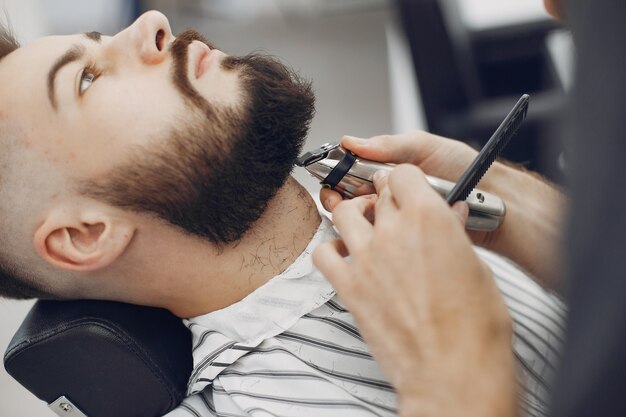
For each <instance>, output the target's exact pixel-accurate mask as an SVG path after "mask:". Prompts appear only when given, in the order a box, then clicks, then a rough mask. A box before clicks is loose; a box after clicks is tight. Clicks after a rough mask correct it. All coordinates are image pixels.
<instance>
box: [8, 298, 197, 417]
mask: <svg viewBox="0 0 626 417" xmlns="http://www.w3.org/2000/svg"><path fill="white" fill-rule="evenodd" d="M4 366H5V368H6V370H7V372H8V373H9V374H10V375H11V376H13V377H14V378H15V379H16V380H17V381H18V382H19V383H20V384H22V385H23V386H24V387H26V388H27V389H28V390H29V391H30V392H32V393H33V394H35V395H36V396H37V397H38V398H40V399H41V400H43V401H45V402H47V403H48V404H50V403H52V402H54V401H55V400H57V399H58V398H59V397H61V396H65V397H67V398H68V399H69V400H70V401H71V402H72V403H73V404H74V405H75V406H77V407H78V408H79V409H80V410H81V411H82V412H83V413H85V414H86V415H87V416H89V417H100V416H102V417H112V416H114V417H126V416H129V417H130V416H134V417H141V416H146V417H148V416H161V415H163V414H166V413H167V412H169V411H170V410H172V409H173V408H175V407H176V406H177V405H178V404H179V403H180V402H181V401H182V399H183V398H184V396H185V391H186V385H187V380H188V378H189V375H190V374H191V370H192V356H191V334H190V332H189V331H188V330H187V328H186V327H185V326H184V325H183V324H182V321H181V320H180V319H179V318H177V317H175V316H174V315H173V314H171V313H170V312H168V311H166V310H162V309H157V308H149V307H139V306H134V305H129V304H123V303H115V302H108V301H38V302H37V303H35V305H34V306H33V308H32V309H31V311H30V312H29V314H28V316H27V317H26V319H25V320H24V322H23V323H22V325H21V326H20V328H19V329H18V331H17V333H16V334H15V336H14V337H13V340H11V343H10V344H9V347H8V348H7V351H6V353H5V356H4Z"/></svg>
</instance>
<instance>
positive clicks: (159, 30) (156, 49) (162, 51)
mask: <svg viewBox="0 0 626 417" xmlns="http://www.w3.org/2000/svg"><path fill="white" fill-rule="evenodd" d="M119 35H125V36H121V37H120V38H121V39H118V40H119V41H120V43H126V42H130V45H129V44H128V43H127V44H126V45H120V46H121V47H122V48H124V46H125V48H129V47H130V48H133V49H134V50H135V52H136V53H138V55H139V58H140V59H141V61H142V62H143V63H144V64H147V65H156V64H160V63H161V62H163V61H164V60H165V58H166V56H167V50H168V48H167V46H168V44H169V43H170V42H171V41H172V40H173V38H174V37H173V35H172V28H170V23H169V21H168V20H167V17H165V15H164V14H163V13H160V12H157V11H150V12H146V13H144V14H142V15H141V16H140V17H139V18H138V19H137V20H135V22H134V23H133V24H132V25H131V26H129V27H128V28H127V29H126V30H124V31H123V32H121V33H120V34H119Z"/></svg>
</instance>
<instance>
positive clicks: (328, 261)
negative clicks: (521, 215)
mask: <svg viewBox="0 0 626 417" xmlns="http://www.w3.org/2000/svg"><path fill="white" fill-rule="evenodd" d="M387 178H388V181H386V179H385V177H383V178H382V179H380V178H377V180H376V181H375V185H376V188H377V192H378V199H375V198H372V197H357V198H355V199H353V200H350V201H346V202H344V203H342V204H340V205H339V206H338V207H337V208H336V210H335V211H334V213H333V220H334V222H335V225H336V227H337V229H338V230H339V233H340V234H341V237H342V239H343V240H342V241H335V242H329V243H326V244H323V245H321V246H320V247H319V248H317V250H316V251H315V252H314V262H315V264H316V265H317V267H318V268H319V269H320V271H321V272H322V273H324V275H325V276H326V277H327V278H328V279H329V280H330V281H331V283H332V284H333V285H334V286H335V288H336V290H337V292H338V294H339V296H340V297H341V299H342V300H343V302H344V303H345V304H346V306H347V307H348V309H349V310H350V311H351V312H352V314H353V315H354V318H355V320H356V322H357V324H358V326H359V329H360V330H361V332H362V335H363V337H364V338H365V340H366V341H367V343H368V344H369V346H370V348H371V351H372V354H373V355H374V357H375V358H376V360H377V361H378V363H379V364H380V366H381V368H382V369H383V372H385V374H386V375H387V377H388V378H389V380H390V382H391V383H392V385H393V386H394V388H395V389H396V390H397V392H398V396H399V401H400V404H399V406H400V409H399V410H400V414H401V415H404V416H409V415H411V416H413V415H419V416H430V415H432V416H438V417H442V416H457V415H459V414H463V415H465V416H479V415H480V416H499V417H503V416H512V415H515V410H516V404H515V402H516V400H515V398H516V395H515V379H514V369H513V368H514V366H513V358H512V345H511V337H512V331H511V320H510V317H509V315H508V312H507V310H506V308H505V307H504V305H503V301H502V298H501V296H500V294H499V292H498V291H497V289H496V286H495V284H494V281H493V279H492V276H491V272H490V270H489V269H488V268H487V267H486V266H485V265H484V264H483V263H482V262H481V261H480V259H479V258H478V257H477V256H476V254H475V253H474V251H473V249H472V246H471V242H470V240H469V239H468V237H467V235H466V234H465V232H464V228H463V225H462V223H461V222H459V221H458V218H457V217H456V216H455V214H454V213H453V211H452V210H450V208H449V207H448V205H447V204H446V203H445V202H444V200H443V199H442V198H441V197H440V196H439V195H438V194H436V192H435V191H434V190H432V189H431V188H430V186H429V185H428V183H427V182H426V179H425V177H424V175H423V173H422V172H421V171H420V170H419V169H418V168H416V167H414V166H411V165H400V166H398V167H397V168H395V169H394V170H393V171H392V172H391V174H390V175H389V176H388V177H387ZM372 210H373V211H375V223H374V224H372V223H371V222H370V221H369V220H368V219H367V218H366V217H365V215H366V214H367V213H368V212H370V211H372ZM346 255H350V258H349V260H346V259H344V256H346Z"/></svg>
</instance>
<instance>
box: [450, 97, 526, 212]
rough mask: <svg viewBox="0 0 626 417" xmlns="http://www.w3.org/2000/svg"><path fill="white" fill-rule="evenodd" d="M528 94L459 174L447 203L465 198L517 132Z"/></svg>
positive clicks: (523, 117)
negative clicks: (459, 177)
mask: <svg viewBox="0 0 626 417" xmlns="http://www.w3.org/2000/svg"><path fill="white" fill-rule="evenodd" d="M529 101H530V96H529V95H528V94H524V95H523V96H522V97H521V98H520V99H519V100H518V102H517V104H515V107H513V109H512V110H511V111H510V112H509V114H508V115H507V116H506V117H505V118H504V121H502V123H501V124H500V126H499V127H498V129H496V131H495V133H494V134H493V135H492V136H491V138H490V139H489V140H488V141H487V143H486V144H485V146H483V148H482V149H481V150H480V152H479V153H478V156H477V157H476V158H475V159H474V161H472V163H471V165H470V166H469V168H468V169H467V170H466V171H465V172H464V173H463V175H461V179H459V181H458V182H457V183H456V185H455V186H454V188H452V191H450V192H449V193H448V195H447V196H446V201H447V202H448V204H450V205H452V204H454V203H455V202H457V201H459V200H465V199H466V198H467V196H469V195H470V193H471V192H472V190H473V189H474V188H476V185H477V184H478V182H479V181H480V180H481V178H482V177H483V175H485V172H487V170H488V169H489V167H490V166H491V164H493V161H495V160H496V158H497V157H498V156H500V154H501V153H502V150H503V149H504V147H505V146H506V145H507V144H508V143H509V141H510V140H511V138H512V137H513V136H514V135H515V133H517V129H519V127H520V126H521V124H522V122H523V121H524V119H525V118H526V113H528V103H529Z"/></svg>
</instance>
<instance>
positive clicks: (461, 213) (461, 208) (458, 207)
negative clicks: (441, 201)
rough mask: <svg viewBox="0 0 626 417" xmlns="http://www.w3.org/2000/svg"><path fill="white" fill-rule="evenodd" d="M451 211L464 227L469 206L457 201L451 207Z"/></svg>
mask: <svg viewBox="0 0 626 417" xmlns="http://www.w3.org/2000/svg"><path fill="white" fill-rule="evenodd" d="M452 211H453V212H454V214H456V216H457V217H458V218H459V220H460V221H461V224H462V225H463V226H465V223H467V217H468V216H469V206H468V205H467V203H466V202H465V201H457V202H456V203H454V204H453V205H452Z"/></svg>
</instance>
